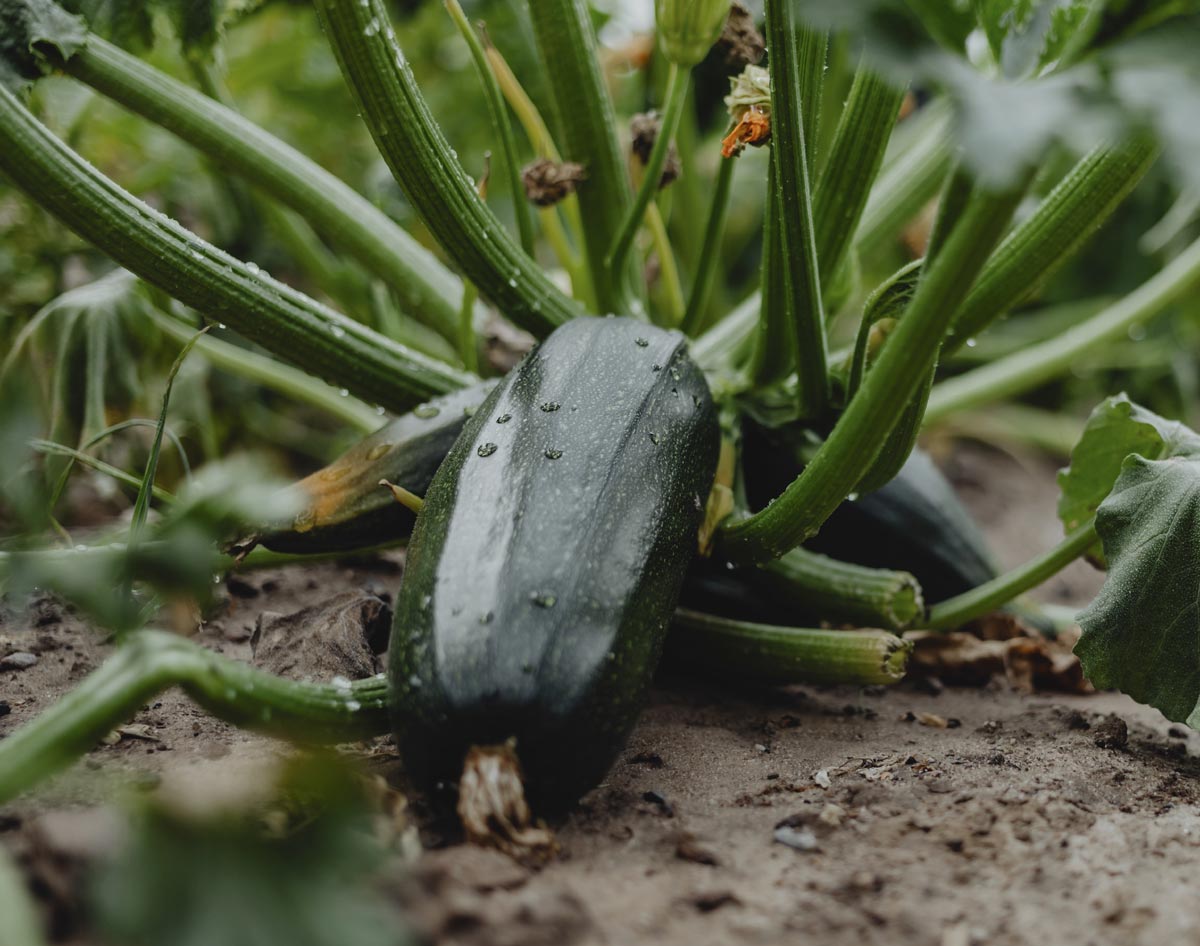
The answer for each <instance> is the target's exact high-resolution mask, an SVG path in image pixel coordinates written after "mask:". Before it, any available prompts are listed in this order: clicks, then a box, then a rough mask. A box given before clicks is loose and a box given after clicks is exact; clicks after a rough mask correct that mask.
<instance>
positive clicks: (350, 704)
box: [346, 700, 362, 713]
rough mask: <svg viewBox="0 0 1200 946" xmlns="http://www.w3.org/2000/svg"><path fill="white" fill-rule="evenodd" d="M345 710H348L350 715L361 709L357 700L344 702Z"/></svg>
mask: <svg viewBox="0 0 1200 946" xmlns="http://www.w3.org/2000/svg"><path fill="white" fill-rule="evenodd" d="M346 709H348V710H349V711H350V712H351V713H357V712H358V711H359V710H360V709H362V704H361V703H360V702H358V700H346Z"/></svg>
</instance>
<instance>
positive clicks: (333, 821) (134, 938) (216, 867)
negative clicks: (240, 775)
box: [93, 760, 411, 946]
mask: <svg viewBox="0 0 1200 946" xmlns="http://www.w3.org/2000/svg"><path fill="white" fill-rule="evenodd" d="M323 770H324V771H323V773H322V775H323V780H317V779H315V778H314V777H312V776H309V777H307V778H306V779H305V781H304V782H303V783H302V784H299V785H295V784H293V785H291V786H289V791H290V796H289V798H288V799H287V800H286V801H285V802H284V805H285V806H296V805H299V806H300V807H301V811H300V812H299V815H300V817H299V818H297V820H299V821H300V826H299V827H298V828H296V829H294V830H292V831H290V832H285V833H284V836H282V837H278V836H276V837H272V836H270V835H268V834H267V833H266V832H265V831H264V830H263V828H262V826H261V819H260V816H261V814H262V812H261V811H258V812H256V811H247V812H243V813H236V812H235V813H232V814H225V815H218V816H209V817H205V818H197V817H192V818H186V817H183V816H181V815H179V814H175V813H171V812H169V811H166V810H163V809H157V808H150V809H148V810H146V811H144V812H143V813H142V814H141V816H140V817H139V818H138V819H137V820H136V822H135V824H134V830H133V832H132V836H131V838H130V840H129V842H128V844H127V845H126V847H125V849H124V850H123V851H122V852H121V853H120V854H119V856H118V857H117V858H116V859H115V860H114V861H113V862H112V863H110V864H107V865H105V866H104V867H103V869H101V870H99V871H98V872H97V874H96V877H95V888H94V897H93V899H94V901H95V905H96V913H97V916H98V919H99V922H100V925H101V927H102V928H103V929H104V930H105V931H106V932H107V934H108V941H109V942H113V943H120V944H121V946H216V944H220V946H281V944H287V946H400V944H403V943H408V942H410V941H411V940H410V938H409V936H408V935H407V933H406V932H405V929H404V926H403V923H402V921H401V919H400V917H399V916H398V915H397V913H396V911H395V910H394V909H392V908H390V907H389V906H388V905H387V904H386V902H385V901H384V900H383V898H382V897H381V896H380V894H379V893H378V892H377V891H375V890H373V889H372V886H371V879H372V876H373V874H374V873H375V872H376V871H377V870H378V869H379V867H380V865H381V863H382V860H383V854H384V852H383V850H382V848H381V846H380V845H379V843H378V842H377V841H375V840H374V838H372V837H371V835H370V834H369V823H368V809H367V806H368V803H367V800H366V798H365V797H364V793H362V792H361V791H357V792H356V791H353V790H352V787H351V786H350V785H349V784H348V779H349V777H348V776H346V775H344V774H341V773H342V770H341V769H339V768H338V767H336V766H331V765H330V764H329V762H328V760H325V762H324V764H323ZM273 811H274V812H275V814H276V815H283V814H285V811H284V810H281V808H280V807H279V806H278V803H276V805H275V806H273Z"/></svg>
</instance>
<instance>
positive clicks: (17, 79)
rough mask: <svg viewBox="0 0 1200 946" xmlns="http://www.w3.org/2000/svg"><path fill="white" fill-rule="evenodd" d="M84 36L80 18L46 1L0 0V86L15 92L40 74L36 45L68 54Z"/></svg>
mask: <svg viewBox="0 0 1200 946" xmlns="http://www.w3.org/2000/svg"><path fill="white" fill-rule="evenodd" d="M86 39H87V28H86V26H84V23H83V21H82V20H80V19H79V17H77V16H72V15H71V14H69V13H67V12H66V11H65V10H63V9H62V7H59V6H58V5H56V4H54V3H50V2H48V0H0V85H2V86H4V87H5V88H7V89H9V90H11V91H17V90H19V89H20V88H22V87H23V86H24V85H25V84H26V83H28V82H29V81H30V80H32V79H36V78H38V77H39V76H41V75H42V63H41V59H40V57H39V56H38V54H37V50H38V47H39V46H42V45H49V46H53V47H54V48H55V49H56V50H58V52H59V53H60V54H61V55H62V56H64V57H67V56H70V55H72V54H73V53H74V52H75V50H77V49H78V48H79V47H80V46H82V45H83V44H84V42H85V41H86Z"/></svg>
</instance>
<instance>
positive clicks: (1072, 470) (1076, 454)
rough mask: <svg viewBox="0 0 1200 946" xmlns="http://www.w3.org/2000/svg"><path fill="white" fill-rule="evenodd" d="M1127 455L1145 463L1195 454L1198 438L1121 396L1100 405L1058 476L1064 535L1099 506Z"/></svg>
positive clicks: (1114, 481)
mask: <svg viewBox="0 0 1200 946" xmlns="http://www.w3.org/2000/svg"><path fill="white" fill-rule="evenodd" d="M1130 454H1137V455H1138V456H1140V457H1143V458H1145V459H1147V460H1161V459H1165V458H1167V457H1174V456H1189V455H1200V436H1197V435H1196V434H1195V433H1193V432H1192V431H1191V430H1189V429H1188V428H1187V427H1185V426H1184V425H1183V424H1180V423H1179V422H1177V421H1170V420H1166V419H1165V418H1162V417H1159V416H1158V415H1157V414H1155V413H1154V412H1153V411H1148V410H1146V409H1145V408H1144V407H1139V406H1138V405H1137V404H1134V403H1133V402H1132V401H1131V400H1129V398H1128V396H1126V395H1124V394H1118V395H1116V396H1115V397H1110V398H1108V399H1106V400H1105V401H1103V402H1101V404H1100V405H1099V406H1098V407H1097V408H1096V409H1095V410H1094V411H1092V416H1091V417H1089V418H1088V422H1087V426H1086V427H1084V430H1083V434H1082V436H1081V437H1080V438H1079V443H1077V444H1076V445H1075V449H1074V450H1072V451H1071V465H1070V466H1069V467H1067V468H1066V469H1065V470H1061V471H1060V472H1059V474H1058V486H1059V489H1060V490H1061V496H1060V498H1059V501H1058V517H1059V518H1060V519H1061V520H1062V523H1063V527H1064V528H1065V529H1066V531H1067V532H1073V531H1074V530H1075V529H1078V528H1079V527H1080V526H1081V525H1083V524H1084V523H1085V522H1087V520H1088V519H1090V518H1091V517H1092V516H1093V515H1094V514H1095V512H1096V510H1097V509H1099V508H1100V504H1101V503H1102V502H1103V501H1104V499H1105V497H1106V496H1108V494H1109V493H1111V492H1112V489H1113V485H1114V484H1115V483H1116V482H1117V477H1118V476H1120V474H1121V467H1122V464H1123V463H1124V462H1125V458H1126V457H1128V456H1129V455H1130Z"/></svg>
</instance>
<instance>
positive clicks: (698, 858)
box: [675, 832, 720, 867]
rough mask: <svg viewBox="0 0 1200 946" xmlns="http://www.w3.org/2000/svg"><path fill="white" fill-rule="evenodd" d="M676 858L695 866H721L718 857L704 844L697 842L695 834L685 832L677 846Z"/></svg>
mask: <svg viewBox="0 0 1200 946" xmlns="http://www.w3.org/2000/svg"><path fill="white" fill-rule="evenodd" d="M675 856H676V857H678V858H679V859H680V860H681V861H691V862H692V863H693V864H705V865H707V866H709V867H716V866H718V865H719V864H720V861H719V860H717V855H716V854H714V853H713V852H712V851H711V850H709V849H708V848H707V847H706V846H705V845H704V844H702V843H701V842H699V841H697V840H696V836H695V835H694V834H691V833H688V832H684V833H683V834H681V835H680V836H679V840H678V841H677V842H676V844H675Z"/></svg>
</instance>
